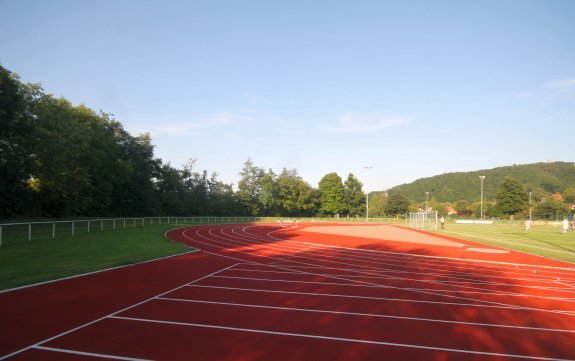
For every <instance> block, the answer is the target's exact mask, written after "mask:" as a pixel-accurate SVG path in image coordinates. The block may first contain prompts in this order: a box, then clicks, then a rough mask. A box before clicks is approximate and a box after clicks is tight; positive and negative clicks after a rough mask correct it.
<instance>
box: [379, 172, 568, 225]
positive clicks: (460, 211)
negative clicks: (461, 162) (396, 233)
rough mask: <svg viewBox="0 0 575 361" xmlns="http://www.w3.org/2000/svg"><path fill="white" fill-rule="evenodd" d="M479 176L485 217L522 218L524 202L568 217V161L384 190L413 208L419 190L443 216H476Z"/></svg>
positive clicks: (539, 211) (420, 199)
mask: <svg viewBox="0 0 575 361" xmlns="http://www.w3.org/2000/svg"><path fill="white" fill-rule="evenodd" d="M480 175H482V176H485V179H484V182H483V183H484V184H483V186H484V189H483V210H484V214H485V215H486V216H487V217H496V218H499V217H511V216H523V217H528V215H529V208H530V207H529V202H531V209H532V211H533V213H532V215H533V216H534V217H536V218H539V219H561V218H562V217H565V216H572V215H573V212H574V209H575V164H574V163H573V162H547V163H534V164H523V165H513V166H508V167H499V168H494V169H486V170H481V171H474V172H465V173H464V172H458V173H447V174H442V175H438V176H434V177H429V178H423V179H419V180H417V181H415V182H412V183H409V184H403V185H399V186H396V187H393V188H391V189H389V190H388V194H389V196H392V195H402V196H404V197H406V198H408V199H409V200H410V201H411V209H413V210H417V209H423V206H422V204H423V203H424V202H425V192H427V191H429V192H430V195H431V197H432V198H431V199H432V201H431V202H430V205H431V207H432V208H433V209H435V210H438V211H439V212H440V213H441V214H448V212H449V209H452V210H453V211H455V212H457V213H456V214H453V215H454V216H460V217H480V214H481V212H480V207H481V191H480V189H481V180H480V178H479V176H480ZM370 208H371V207H370Z"/></svg>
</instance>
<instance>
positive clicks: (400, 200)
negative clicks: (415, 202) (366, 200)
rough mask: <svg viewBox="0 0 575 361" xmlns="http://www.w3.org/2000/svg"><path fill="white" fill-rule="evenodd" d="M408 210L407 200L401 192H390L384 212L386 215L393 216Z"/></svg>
mask: <svg viewBox="0 0 575 361" xmlns="http://www.w3.org/2000/svg"><path fill="white" fill-rule="evenodd" d="M408 210H409V200H408V199H407V198H406V197H404V196H402V195H401V194H392V195H390V196H389V199H388V200H387V207H386V209H385V213H386V214H387V215H388V216H395V215H397V214H405V213H407V211H408Z"/></svg>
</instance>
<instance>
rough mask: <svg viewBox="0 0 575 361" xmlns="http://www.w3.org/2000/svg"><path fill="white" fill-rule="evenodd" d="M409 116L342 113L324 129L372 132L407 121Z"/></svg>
mask: <svg viewBox="0 0 575 361" xmlns="http://www.w3.org/2000/svg"><path fill="white" fill-rule="evenodd" d="M409 120H410V118H409V117H388V118H382V119H379V118H378V119H370V118H357V117H353V116H351V115H350V114H343V115H342V116H341V117H340V118H339V120H338V121H337V123H336V124H335V125H327V126H326V127H325V129H326V130H328V131H331V132H339V133H359V132H373V131H378V130H383V129H387V128H392V127H396V126H399V125H402V124H405V123H407V122H409Z"/></svg>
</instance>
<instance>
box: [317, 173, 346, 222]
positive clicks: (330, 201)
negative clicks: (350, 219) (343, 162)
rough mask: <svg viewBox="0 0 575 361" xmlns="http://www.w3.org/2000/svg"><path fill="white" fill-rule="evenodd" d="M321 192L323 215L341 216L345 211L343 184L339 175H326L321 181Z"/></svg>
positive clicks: (321, 211)
mask: <svg viewBox="0 0 575 361" xmlns="http://www.w3.org/2000/svg"><path fill="white" fill-rule="evenodd" d="M319 192H320V197H321V206H320V213H321V214H323V215H329V216H334V215H336V214H341V213H342V212H343V211H344V210H345V208H346V207H345V204H344V188H343V183H342V179H341V177H340V176H339V175H337V173H329V174H326V175H325V176H324V177H323V178H322V179H321V180H320V181H319Z"/></svg>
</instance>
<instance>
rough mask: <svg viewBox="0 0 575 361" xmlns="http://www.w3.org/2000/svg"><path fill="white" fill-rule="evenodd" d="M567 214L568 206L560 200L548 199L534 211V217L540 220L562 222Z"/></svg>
mask: <svg viewBox="0 0 575 361" xmlns="http://www.w3.org/2000/svg"><path fill="white" fill-rule="evenodd" d="M566 214H568V213H567V205H566V204H565V203H564V202H563V201H561V200H560V199H555V198H552V197H548V198H546V199H545V200H544V201H543V202H541V203H539V204H538V205H537V206H536V207H535V209H534V210H533V215H534V216H535V217H536V218H539V219H554V220H560V219H561V217H563V216H564V215H566Z"/></svg>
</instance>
